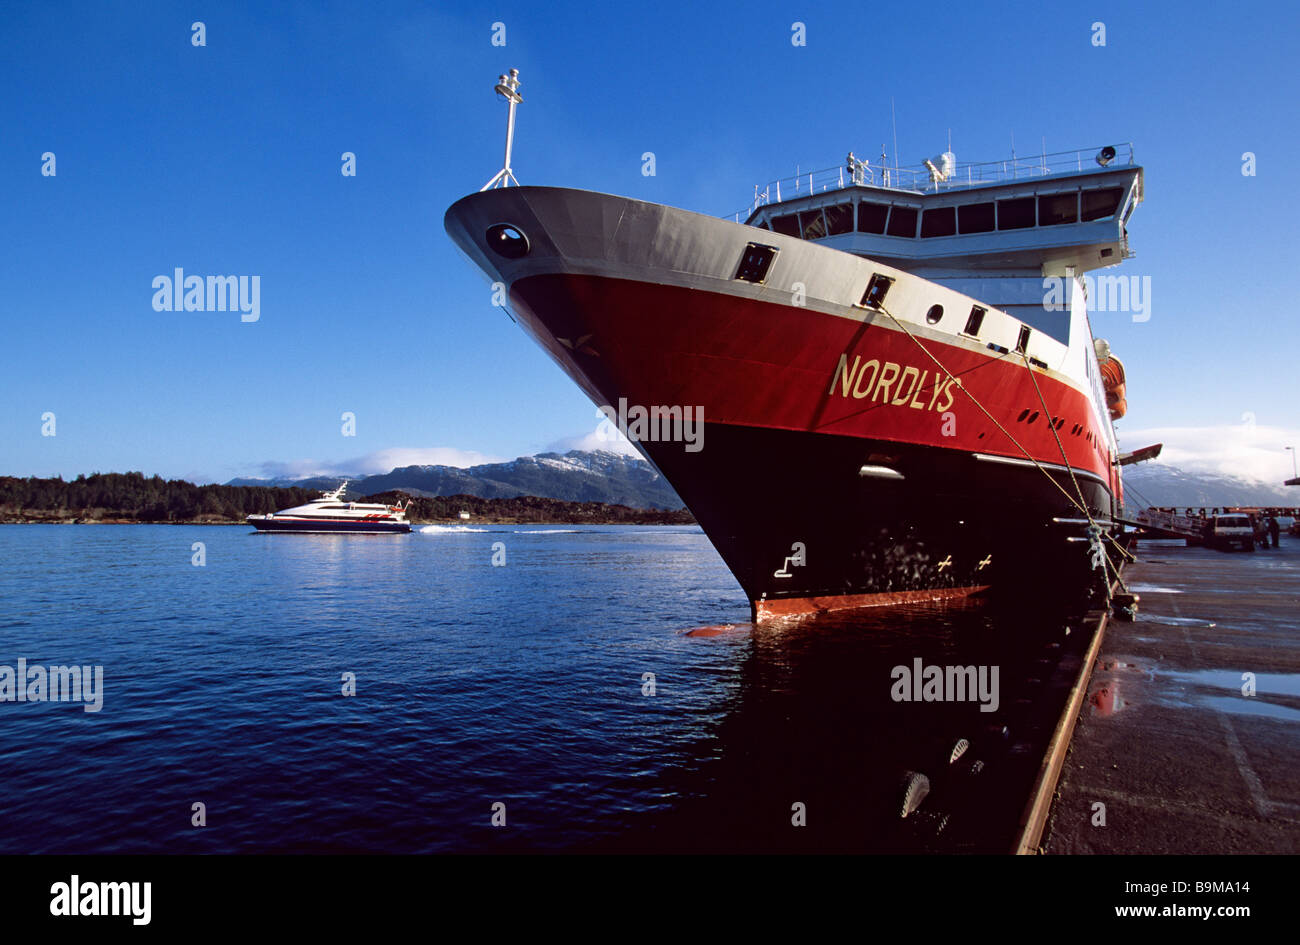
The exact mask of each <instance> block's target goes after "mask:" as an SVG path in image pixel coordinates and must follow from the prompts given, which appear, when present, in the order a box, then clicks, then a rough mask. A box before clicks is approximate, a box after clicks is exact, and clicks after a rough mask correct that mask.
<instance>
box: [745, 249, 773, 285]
mask: <svg viewBox="0 0 1300 945" xmlns="http://www.w3.org/2000/svg"><path fill="white" fill-rule="evenodd" d="M775 258H776V247H775V246H764V245H762V244H761V243H749V244H747V245H746V246H745V252H744V254H743V255H742V256H741V257H740V265H739V266H738V267H737V268H736V278H737V279H743V280H744V281H746V282H753V283H755V284H758V285H761V284H762V283H763V282H764V280H766V279H767V271H768V270H769V269H770V268H772V260H773V259H775Z"/></svg>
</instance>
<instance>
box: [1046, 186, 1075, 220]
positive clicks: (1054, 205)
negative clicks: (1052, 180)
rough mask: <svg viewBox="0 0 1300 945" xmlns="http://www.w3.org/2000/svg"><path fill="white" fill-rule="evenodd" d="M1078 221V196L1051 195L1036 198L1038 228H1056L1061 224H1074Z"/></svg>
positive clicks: (1070, 194)
mask: <svg viewBox="0 0 1300 945" xmlns="http://www.w3.org/2000/svg"><path fill="white" fill-rule="evenodd" d="M1078 219H1079V195H1078V194H1076V193H1069V194H1052V195H1051V196H1050V197H1039V198H1038V225H1039V226H1058V225H1059V224H1062V223H1074V222H1075V221H1077V220H1078Z"/></svg>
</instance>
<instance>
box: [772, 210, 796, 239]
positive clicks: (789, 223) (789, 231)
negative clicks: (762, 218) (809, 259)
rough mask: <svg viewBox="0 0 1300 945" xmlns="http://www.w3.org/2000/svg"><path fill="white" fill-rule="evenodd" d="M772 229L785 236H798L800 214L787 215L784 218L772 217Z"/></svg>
mask: <svg viewBox="0 0 1300 945" xmlns="http://www.w3.org/2000/svg"><path fill="white" fill-rule="evenodd" d="M772 229H773V230H775V231H776V232H778V233H780V234H782V235H783V236H798V235H799V214H797V213H787V214H784V215H783V216H779V217H772Z"/></svg>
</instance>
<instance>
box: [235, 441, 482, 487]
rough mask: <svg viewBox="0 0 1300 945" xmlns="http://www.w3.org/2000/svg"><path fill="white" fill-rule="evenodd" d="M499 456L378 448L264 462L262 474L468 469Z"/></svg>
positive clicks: (441, 448) (436, 449)
mask: <svg viewBox="0 0 1300 945" xmlns="http://www.w3.org/2000/svg"><path fill="white" fill-rule="evenodd" d="M500 462H503V460H502V459H501V458H500V457H498V456H488V455H486V454H484V453H479V452H476V451H475V450H459V449H455V448H454V447H450V446H429V447H418V446H415V447H403V446H396V447H393V448H391V449H386V450H376V451H375V452H373V453H366V454H365V455H364V456H358V457H356V458H354V459H344V460H338V461H334V460H317V459H294V460H289V461H287V462H280V461H272V462H266V463H262V464H261V474H262V476H263V477H265V478H270V479H281V478H284V479H306V478H308V477H310V476H369V475H372V474H374V473H386V472H391V471H392V470H394V469H396V468H397V467H398V466H456V467H458V468H460V469H464V468H466V467H468V466H478V465H480V464H482V463H500Z"/></svg>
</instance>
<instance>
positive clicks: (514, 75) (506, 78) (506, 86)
mask: <svg viewBox="0 0 1300 945" xmlns="http://www.w3.org/2000/svg"><path fill="white" fill-rule="evenodd" d="M496 93H497V95H500V96H501V97H502V98H504V99H505V100H506V102H508V103H509V105H510V112H509V114H508V115H507V116H506V158H505V164H504V166H502V168H501V170H499V171H497V172H496V176H495V177H493V178H492V179H491V180H490V181H488V182H487V183H486V184H484V185H483V186H482V187H480V188H479V193H482V192H483V191H485V190H490V189H491V188H493V187H509V186H510V185H511V184H514V185H515V186H516V187H518V186H519V181H517V180H515V173H514V171H512V170H511V169H510V151H511V150H512V149H513V148H514V144H515V106H516V105H518V104H519V103H520V102H522V101H523V100H524V97H523V96H522V95H520V94H519V70H518V69H511V70H510V74H509V75H502V76H501V77H500V78H498V79H497V85H496Z"/></svg>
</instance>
